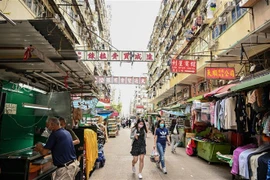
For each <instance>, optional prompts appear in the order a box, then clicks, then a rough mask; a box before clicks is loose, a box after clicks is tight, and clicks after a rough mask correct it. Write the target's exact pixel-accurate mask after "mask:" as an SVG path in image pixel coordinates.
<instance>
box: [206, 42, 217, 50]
mask: <svg viewBox="0 0 270 180" xmlns="http://www.w3.org/2000/svg"><path fill="white" fill-rule="evenodd" d="M216 44H217V42H216V41H215V40H211V41H209V43H208V48H209V49H212V48H214V47H215V46H216Z"/></svg>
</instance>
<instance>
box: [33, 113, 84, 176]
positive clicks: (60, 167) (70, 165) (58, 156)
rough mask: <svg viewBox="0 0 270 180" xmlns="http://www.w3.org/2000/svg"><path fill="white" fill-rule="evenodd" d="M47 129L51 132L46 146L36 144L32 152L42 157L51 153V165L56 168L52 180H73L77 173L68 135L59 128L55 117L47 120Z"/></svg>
mask: <svg viewBox="0 0 270 180" xmlns="http://www.w3.org/2000/svg"><path fill="white" fill-rule="evenodd" d="M48 123H49V127H48V128H49V129H50V130H51V131H52V133H51V135H50V136H49V139H48V141H47V142H46V145H45V146H43V145H42V144H41V143H37V144H36V146H35V148H34V150H35V151H37V152H39V153H40V154H42V155H47V154H48V153H49V151H51V153H52V158H53V164H54V165H55V166H56V167H57V169H56V170H55V172H54V173H53V174H52V180H74V179H75V176H76V174H77V173H78V171H79V162H78V161H77V159H76V153H75V148H74V145H73V142H72V137H71V135H70V133H69V132H68V131H67V130H65V129H63V128H62V127H61V126H60V122H59V120H58V119H57V118H55V117H50V118H49V119H48Z"/></svg>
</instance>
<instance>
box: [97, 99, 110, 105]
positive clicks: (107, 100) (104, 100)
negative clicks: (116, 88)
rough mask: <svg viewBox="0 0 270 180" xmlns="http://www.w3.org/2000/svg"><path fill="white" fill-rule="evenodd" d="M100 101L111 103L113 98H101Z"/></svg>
mask: <svg viewBox="0 0 270 180" xmlns="http://www.w3.org/2000/svg"><path fill="white" fill-rule="evenodd" d="M99 101H100V102H103V103H107V104H110V103H111V99H110V98H100V99H99Z"/></svg>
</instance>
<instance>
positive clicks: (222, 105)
mask: <svg viewBox="0 0 270 180" xmlns="http://www.w3.org/2000/svg"><path fill="white" fill-rule="evenodd" d="M225 101H226V99H222V101H221V102H220V111H219V114H218V118H219V122H220V127H219V129H218V130H220V129H221V128H222V129H224V128H225V119H224V116H225Z"/></svg>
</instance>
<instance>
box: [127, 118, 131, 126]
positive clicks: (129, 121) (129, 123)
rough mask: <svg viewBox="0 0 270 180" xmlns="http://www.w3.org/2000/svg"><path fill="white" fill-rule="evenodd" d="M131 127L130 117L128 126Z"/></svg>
mask: <svg viewBox="0 0 270 180" xmlns="http://www.w3.org/2000/svg"><path fill="white" fill-rule="evenodd" d="M130 127H131V119H129V120H128V128H130Z"/></svg>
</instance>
